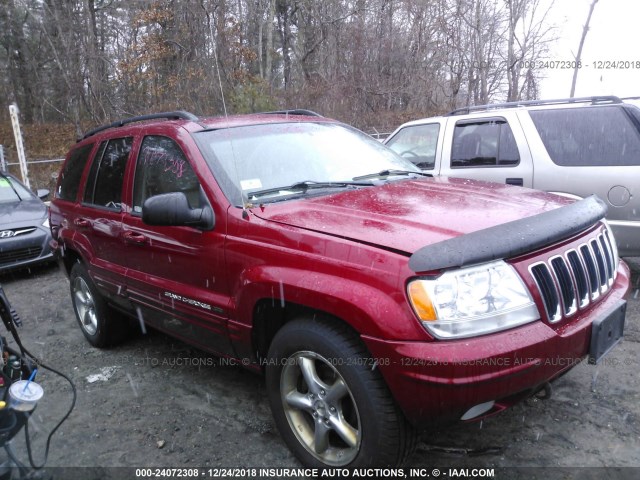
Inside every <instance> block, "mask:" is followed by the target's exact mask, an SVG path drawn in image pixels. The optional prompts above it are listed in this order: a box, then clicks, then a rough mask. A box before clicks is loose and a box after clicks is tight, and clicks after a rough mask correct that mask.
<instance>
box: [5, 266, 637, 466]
mask: <svg viewBox="0 0 640 480" xmlns="http://www.w3.org/2000/svg"><path fill="white" fill-rule="evenodd" d="M637 260H638V259H632V261H631V262H630V263H632V265H633V266H634V268H635V269H637V270H636V273H635V274H634V277H633V284H634V287H633V288H634V290H633V291H632V295H631V298H630V300H629V309H628V314H627V324H626V331H625V332H626V334H625V339H624V341H623V342H622V343H621V344H620V345H619V346H618V347H617V348H616V349H615V350H614V351H613V352H612V353H611V354H610V355H609V357H607V359H606V361H605V362H603V364H601V365H599V366H597V367H596V366H590V365H587V364H586V363H583V364H580V365H579V366H577V367H576V368H574V369H573V370H572V371H571V372H569V373H568V374H567V375H565V376H563V377H562V378H560V379H559V380H558V381H556V382H555V383H554V386H553V396H552V398H551V399H550V400H548V401H542V400H538V399H530V400H527V401H525V402H523V403H521V404H519V405H516V406H515V407H513V408H512V409H510V410H508V411H506V412H503V413H501V414H500V415H497V416H494V417H491V418H489V419H485V420H484V421H482V422H481V423H473V424H460V425H455V426H453V427H450V428H446V429H441V430H437V431H430V432H426V433H425V435H424V436H423V439H422V441H421V443H420V444H419V447H418V450H417V452H416V453H415V454H414V455H413V456H412V457H411V458H410V459H409V461H408V463H407V465H406V468H407V469H409V468H424V469H428V472H431V471H432V468H435V467H438V468H440V469H441V470H442V469H448V468H458V469H461V468H469V469H472V468H497V469H500V468H502V467H541V466H547V467H571V469H567V470H563V469H559V470H557V471H555V474H556V476H557V478H571V477H572V475H573V474H572V473H571V472H574V473H575V471H576V470H575V467H640V377H639V376H638V371H639V370H640V296H639V295H638V289H639V288H640V277H639V275H638V271H640V261H637ZM0 282H1V283H2V285H3V287H4V289H5V291H6V293H7V296H8V297H9V299H10V301H11V302H12V304H13V306H14V308H15V309H16V310H17V311H18V313H19V314H20V316H21V318H22V319H23V322H24V326H23V327H22V329H21V331H20V334H21V337H22V340H23V343H24V344H25V346H27V348H28V349H30V350H31V351H32V353H34V354H35V355H36V356H38V357H40V358H41V359H42V360H43V361H44V363H46V364H49V365H51V366H53V367H55V368H57V369H59V370H61V371H62V372H64V373H66V374H67V375H69V376H70V377H71V378H72V379H73V381H74V382H75V385H76V387H77V392H78V396H77V403H76V407H75V409H74V411H73V413H72V414H71V416H70V417H69V419H68V420H67V421H66V422H65V423H64V424H63V425H62V427H61V428H60V429H59V430H58V431H57V432H56V434H55V435H54V437H53V440H52V443H51V450H50V453H49V457H48V461H47V466H48V467H180V468H188V467H202V468H207V469H208V468H213V467H238V468H244V467H258V468H259V467H291V468H298V467H300V465H299V464H298V463H297V461H296V460H295V459H294V458H293V456H292V455H291V454H290V453H289V451H288V449H287V448H286V446H285V445H284V443H283V441H282V440H281V439H280V436H279V435H278V433H277V431H276V429H275V426H274V424H273V421H272V418H271V413H270V411H269V406H268V402H267V398H266V391H265V387H264V382H263V379H262V378H261V377H260V376H257V375H255V374H253V373H250V372H248V371H245V370H243V369H241V368H239V367H233V366H222V365H220V363H219V361H218V360H217V359H215V358H214V357H210V356H208V355H207V354H205V353H202V352H200V351H198V350H195V349H193V348H191V347H189V346H188V345H186V344H184V343H181V342H179V341H176V340H174V339H172V338H170V337H167V336H165V335H163V334H161V333H157V332H153V331H148V332H147V334H144V335H143V334H142V333H140V334H138V335H137V336H135V337H134V338H131V339H130V340H129V341H127V342H126V343H125V344H123V345H121V346H119V347H117V348H113V349H109V350H98V349H94V348H92V347H91V346H90V345H89V344H88V343H87V342H86V341H85V340H84V337H83V336H82V333H81V332H80V329H79V327H78V326H77V324H76V321H75V318H74V315H73V311H72V306H71V300H70V297H69V284H68V281H67V279H66V277H65V275H64V274H63V273H62V272H61V271H60V270H58V268H57V267H55V266H50V267H40V268H37V269H34V270H32V271H30V272H20V273H14V274H8V275H4V276H2V277H0ZM38 381H39V382H40V383H41V385H42V386H43V387H44V389H45V398H44V399H43V400H42V401H41V402H40V404H39V406H38V408H37V410H36V411H35V413H34V414H33V415H32V417H31V421H30V432H31V437H32V443H33V451H34V457H35V458H34V460H35V461H36V462H38V463H39V462H41V461H42V459H43V455H44V450H45V441H46V436H47V434H48V432H49V431H50V430H51V428H53V427H54V426H55V424H56V423H57V422H58V421H59V419H60V418H61V417H62V416H63V415H64V413H65V411H66V410H67V409H68V407H69V404H70V401H71V390H70V388H69V387H68V385H67V384H66V383H65V382H64V381H63V380H60V379H58V378H57V377H56V376H55V375H53V374H52V373H50V372H47V371H42V372H40V373H39V374H38ZM13 443H14V448H15V450H16V452H17V454H18V456H19V457H20V458H21V459H22V460H23V461H25V462H26V459H27V456H26V449H25V444H24V440H23V439H22V435H20V436H19V437H16V439H15V440H14V441H13ZM407 471H408V470H407ZM425 471H426V470H425ZM445 471H446V470H445ZM537 471H538V470H535V469H534V470H531V471H528V474H527V476H528V477H531V476H534V477H535V476H536V474H535V472H537ZM588 471H589V470H584V469H583V470H581V472H582V473H581V474H580V478H584V476H585V474H586V473H588ZM88 472H89V473H90V472H93V473H92V475H93V478H106V477H109V474H108V473H105V472H106V471H103V470H95V471H94V470H91V469H86V470H83V474H82V475H84V476H90V475H89V473H88ZM615 472H616V475H623V476H624V475H627V474H629V475H632V476H630V477H629V478H638V476H637V475H638V474H640V470H634V469H622V470H618V469H616V470H615ZM540 475H541V477H540V478H545V479H546V478H550V477H553V476H554V475H553V474H552V475H550V474H549V472H546V471H545V473H543V474H540ZM449 476H451V473H450V475H449ZM509 477H511V478H513V477H512V476H511V475H509ZM587 477H588V476H587ZM576 478H577V477H576ZM594 478H595V477H594ZM609 478H623V477H615V476H614V477H611V476H610V477H609Z"/></svg>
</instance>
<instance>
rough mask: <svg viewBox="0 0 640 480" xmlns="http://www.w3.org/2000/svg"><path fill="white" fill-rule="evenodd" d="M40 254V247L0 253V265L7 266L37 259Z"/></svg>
mask: <svg viewBox="0 0 640 480" xmlns="http://www.w3.org/2000/svg"><path fill="white" fill-rule="evenodd" d="M41 253H42V248H41V247H27V248H18V249H15V250H8V251H5V252H0V265H9V264H12V263H18V262H23V261H25V260H31V259H32V258H38V257H39V256H40V254H41Z"/></svg>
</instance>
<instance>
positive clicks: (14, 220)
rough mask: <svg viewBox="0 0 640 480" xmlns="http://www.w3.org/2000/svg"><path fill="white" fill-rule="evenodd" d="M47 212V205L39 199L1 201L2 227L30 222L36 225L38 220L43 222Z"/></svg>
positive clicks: (0, 226)
mask: <svg viewBox="0 0 640 480" xmlns="http://www.w3.org/2000/svg"><path fill="white" fill-rule="evenodd" d="M46 213H47V207H46V206H45V205H44V203H42V202H41V201H39V200H38V201H36V200H31V199H29V200H22V201H21V202H11V203H0V228H9V227H11V226H12V225H20V226H23V225H25V223H29V222H31V223H33V224H34V226H35V225H36V224H38V222H40V223H41V220H42V219H43V218H44V217H45V215H46Z"/></svg>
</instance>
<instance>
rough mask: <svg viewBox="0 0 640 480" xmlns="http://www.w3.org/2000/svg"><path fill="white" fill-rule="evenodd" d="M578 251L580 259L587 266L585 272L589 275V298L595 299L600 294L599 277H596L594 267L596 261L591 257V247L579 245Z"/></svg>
mask: <svg viewBox="0 0 640 480" xmlns="http://www.w3.org/2000/svg"><path fill="white" fill-rule="evenodd" d="M580 253H581V254H582V259H583V260H584V264H585V266H586V268H587V274H588V275H589V290H590V291H591V300H595V299H596V298H598V297H599V296H600V288H599V286H600V279H599V278H598V268H597V267H596V261H595V260H594V259H593V255H592V254H591V249H589V247H588V246H587V245H582V246H581V247H580Z"/></svg>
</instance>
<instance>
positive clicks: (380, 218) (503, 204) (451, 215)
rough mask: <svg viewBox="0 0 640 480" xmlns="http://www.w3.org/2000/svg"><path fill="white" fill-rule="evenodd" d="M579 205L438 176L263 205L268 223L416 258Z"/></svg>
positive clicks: (261, 215)
mask: <svg viewBox="0 0 640 480" xmlns="http://www.w3.org/2000/svg"><path fill="white" fill-rule="evenodd" d="M570 203H573V200H569V199H566V198H563V197H559V196H557V195H551V194H548V193H544V192H540V191H536V190H530V189H527V188H522V187H513V186H510V185H502V184H497V183H487V182H479V181H474V180H468V179H454V178H446V177H436V178H428V179H418V180H402V181H396V182H390V183H387V184H385V185H382V186H378V187H363V188H360V189H357V190H349V191H346V192H340V193H337V194H331V195H325V196H320V197H313V198H303V199H300V200H290V201H285V202H281V203H271V204H266V205H262V206H261V207H260V208H254V209H252V212H253V213H254V214H255V215H256V216H258V217H259V218H262V219H264V220H267V221H270V222H277V223H280V224H284V225H290V226H294V227H299V228H303V229H306V230H311V231H315V232H320V233H323V234H327V235H332V236H335V237H339V238H344V239H349V240H353V241H357V242H360V243H365V244H369V245H373V246H377V247H381V248H385V249H387V250H392V251H396V252H398V253H401V254H405V255H411V254H413V253H414V252H416V251H417V250H418V249H420V248H421V247H424V246H426V245H431V244H434V243H437V242H441V241H443V240H448V239H450V238H454V237H458V236H460V235H464V234H467V233H471V232H475V231H478V230H482V229H485V228H489V227H493V226H495V225H500V224H503V223H506V222H510V221H513V220H518V219H521V218H526V217H530V216H532V215H537V214H539V213H542V212H545V211H549V210H554V209H556V208H559V207H561V206H563V205H567V204H570Z"/></svg>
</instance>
